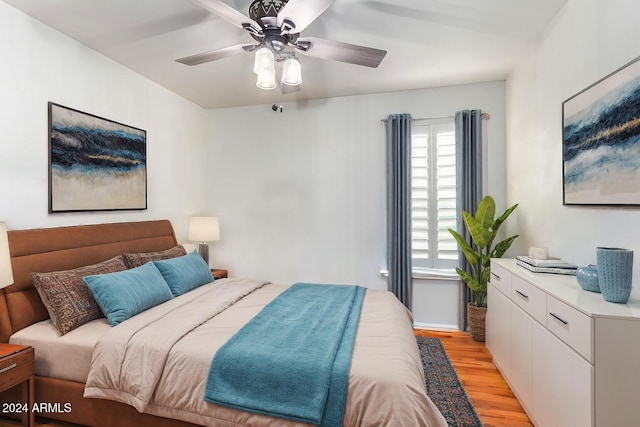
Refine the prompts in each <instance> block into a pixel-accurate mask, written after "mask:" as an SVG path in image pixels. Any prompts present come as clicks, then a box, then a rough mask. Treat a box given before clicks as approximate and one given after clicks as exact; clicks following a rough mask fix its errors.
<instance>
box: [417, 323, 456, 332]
mask: <svg viewBox="0 0 640 427" xmlns="http://www.w3.org/2000/svg"><path fill="white" fill-rule="evenodd" d="M413 327H414V328H415V329H428V330H431V331H459V330H460V327H459V326H458V325H441V324H437V323H422V322H413Z"/></svg>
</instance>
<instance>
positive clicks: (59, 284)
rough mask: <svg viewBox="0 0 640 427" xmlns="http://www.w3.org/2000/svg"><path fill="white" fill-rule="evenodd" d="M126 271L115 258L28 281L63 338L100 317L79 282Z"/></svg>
mask: <svg viewBox="0 0 640 427" xmlns="http://www.w3.org/2000/svg"><path fill="white" fill-rule="evenodd" d="M126 269H127V266H126V265H125V263H124V259H123V258H122V256H120V255H118V256H117V257H114V258H111V259H110V260H107V261H104V262H101V263H98V264H93V265H87V266H84V267H79V268H76V269H73V270H65V271H53V272H50V273H33V274H31V278H32V280H33V284H34V286H35V288H36V289H37V290H38V293H39V294H40V298H41V299H42V302H43V303H44V305H45V307H46V308H47V311H48V312H49V316H50V317H51V321H52V322H53V324H54V326H55V327H56V328H57V329H58V331H59V332H60V334H62V335H64V334H66V333H67V332H69V331H72V330H73V329H75V328H77V327H78V326H80V325H84V324H85V323H87V322H89V321H91V320H94V319H98V318H100V317H104V315H103V314H102V311H101V310H100V307H99V306H98V304H97V303H96V301H95V300H94V299H93V295H92V294H91V291H90V290H89V288H88V287H87V285H86V283H84V281H83V280H82V278H83V277H84V276H90V275H95V274H107V273H114V272H116V271H124V270H126Z"/></svg>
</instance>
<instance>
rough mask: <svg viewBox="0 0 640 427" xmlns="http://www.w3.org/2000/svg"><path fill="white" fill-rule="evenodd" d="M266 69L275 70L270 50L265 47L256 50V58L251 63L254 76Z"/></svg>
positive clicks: (273, 58)
mask: <svg viewBox="0 0 640 427" xmlns="http://www.w3.org/2000/svg"><path fill="white" fill-rule="evenodd" d="M264 69H268V70H273V69H275V57H274V55H273V52H271V49H269V48H266V47H261V48H260V49H258V50H256V56H255V60H254V63H253V72H254V73H256V74H260V71H262V70H264Z"/></svg>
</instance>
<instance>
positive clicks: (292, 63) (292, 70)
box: [282, 56, 302, 86]
mask: <svg viewBox="0 0 640 427" xmlns="http://www.w3.org/2000/svg"><path fill="white" fill-rule="evenodd" d="M282 83H284V84H286V85H289V86H297V85H299V84H301V83H302V66H301V65H300V61H298V58H296V57H295V56H294V57H292V58H289V59H287V60H286V61H285V62H284V65H283V66H282Z"/></svg>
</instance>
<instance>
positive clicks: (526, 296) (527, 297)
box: [516, 289, 529, 299]
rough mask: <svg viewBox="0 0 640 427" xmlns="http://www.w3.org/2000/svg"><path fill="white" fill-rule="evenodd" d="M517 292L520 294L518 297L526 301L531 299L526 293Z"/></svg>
mask: <svg viewBox="0 0 640 427" xmlns="http://www.w3.org/2000/svg"><path fill="white" fill-rule="evenodd" d="M516 292H517V293H518V295H520V296H521V297H522V298H524V299H529V295H527V294H525V293H524V292H520V291H519V290H517V289H516Z"/></svg>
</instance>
